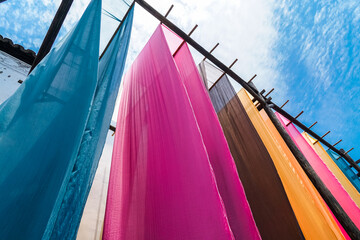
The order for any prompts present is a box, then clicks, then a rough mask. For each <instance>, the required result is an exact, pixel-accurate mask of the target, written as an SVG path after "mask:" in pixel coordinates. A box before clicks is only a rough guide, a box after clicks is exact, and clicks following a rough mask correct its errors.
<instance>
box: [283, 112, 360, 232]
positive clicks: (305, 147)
mask: <svg viewBox="0 0 360 240" xmlns="http://www.w3.org/2000/svg"><path fill="white" fill-rule="evenodd" d="M276 115H277V117H278V119H279V120H280V122H281V124H282V125H283V126H284V128H285V129H286V131H287V132H288V133H289V135H290V137H291V138H292V139H293V141H294V142H295V143H296V145H297V147H298V148H299V150H300V151H301V152H302V153H303V154H304V156H305V157H306V159H307V160H308V161H309V163H310V165H311V166H312V168H313V169H314V170H315V172H316V173H317V175H318V176H319V177H320V179H321V180H322V181H323V183H324V184H325V186H326V187H327V188H328V189H329V191H330V192H331V194H332V195H333V196H334V197H335V198H336V200H337V201H338V202H339V204H340V205H341V207H342V208H343V209H344V211H345V213H346V214H347V215H348V216H349V218H350V219H351V220H352V221H353V223H354V224H355V225H356V227H358V228H359V229H360V218H359V216H360V209H359V208H358V207H357V206H356V204H355V202H354V201H353V200H352V199H351V197H350V195H349V194H348V193H347V192H346V191H345V189H344V188H343V187H342V186H341V184H340V183H339V181H338V180H337V179H336V177H335V176H334V175H333V174H332V172H331V171H330V170H329V169H328V168H327V166H326V165H325V164H324V162H323V161H322V160H321V158H320V157H319V156H318V155H317V154H316V152H315V151H314V149H313V148H312V147H311V146H310V145H309V143H308V142H307V141H306V140H305V138H304V137H303V136H302V135H301V133H300V132H299V130H297V128H296V127H295V126H294V125H293V124H292V123H290V124H289V125H288V126H286V124H288V123H289V120H288V119H286V118H285V117H283V116H282V115H280V114H279V113H276Z"/></svg>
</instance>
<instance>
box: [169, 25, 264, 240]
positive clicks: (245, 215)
mask: <svg viewBox="0 0 360 240" xmlns="http://www.w3.org/2000/svg"><path fill="white" fill-rule="evenodd" d="M164 32H170V30H168V29H167V28H164ZM169 34H173V35H174V33H172V32H170V33H168V35H169ZM174 60H175V63H176V65H177V68H178V70H179V73H180V77H181V79H182V80H183V82H184V85H185V89H186V91H187V94H188V96H189V99H190V103H191V105H192V108H193V110H194V114H195V117H196V120H197V123H198V125H199V129H200V132H201V135H202V138H203V141H204V144H205V147H206V150H207V153H208V155H209V159H210V163H211V166H212V168H213V170H214V173H215V178H216V182H217V186H218V189H219V192H220V195H221V197H222V200H223V202H224V205H225V209H226V213H227V216H228V219H229V223H230V226H231V230H232V232H233V233H234V236H235V239H260V235H259V232H258V230H257V227H256V225H255V222H254V219H253V217H252V213H251V210H250V206H249V204H248V202H247V199H246V196H245V192H244V189H243V186H242V184H241V182H240V179H239V176H238V173H237V170H236V166H235V163H234V160H233V158H232V156H231V153H230V149H229V147H228V145H227V142H226V139H225V136H224V133H223V131H222V128H221V125H220V123H219V120H218V118H217V115H216V112H215V110H214V108H213V106H212V103H211V100H210V97H209V95H208V92H207V90H206V89H205V86H204V84H203V82H202V80H201V77H200V75H199V72H198V70H197V67H196V65H195V62H194V60H193V58H192V56H191V53H190V50H189V47H188V45H187V44H184V45H183V46H182V47H181V48H180V49H179V51H178V52H177V53H176V55H175V56H174Z"/></svg>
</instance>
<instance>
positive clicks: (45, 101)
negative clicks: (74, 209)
mask: <svg viewBox="0 0 360 240" xmlns="http://www.w3.org/2000/svg"><path fill="white" fill-rule="evenodd" d="M100 18H101V0H92V1H91V3H90V4H89V6H88V7H87V9H86V11H85V12H84V14H83V16H82V17H81V19H80V20H79V22H78V23H77V24H76V26H75V27H74V28H73V30H72V31H71V32H70V33H69V34H67V36H66V37H65V38H63V40H61V41H60V42H59V43H58V44H57V45H56V47H54V48H53V49H52V50H51V51H50V53H49V54H48V55H47V56H46V57H45V58H44V59H43V60H42V61H41V62H40V64H39V65H38V66H37V67H36V68H35V69H34V71H33V72H32V73H31V74H30V75H29V76H28V78H27V79H26V80H25V81H24V83H23V84H22V85H21V86H20V87H19V88H18V90H17V91H16V92H15V93H14V95H12V96H11V97H10V98H9V99H8V100H6V101H5V102H4V103H3V104H2V105H0V153H1V154H0V190H1V191H0V202H1V204H0V226H1V227H0V238H1V239H9V240H10V239H11V240H16V239H27V240H32V239H36V240H38V239H46V236H44V232H45V229H46V227H47V225H49V226H51V225H52V224H53V221H49V219H50V216H51V214H52V212H53V211H56V209H57V208H59V207H60V204H61V201H59V200H61V199H62V196H63V195H64V193H65V190H66V188H65V187H66V183H67V182H68V180H69V178H70V173H71V170H72V169H73V166H74V163H75V160H76V156H77V154H78V150H79V147H80V143H81V139H82V137H83V133H84V130H85V126H86V122H87V119H88V116H89V109H90V106H91V102H92V99H93V96H94V93H95V89H96V84H97V69H98V56H99V40H100Z"/></svg>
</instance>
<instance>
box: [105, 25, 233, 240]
mask: <svg viewBox="0 0 360 240" xmlns="http://www.w3.org/2000/svg"><path fill="white" fill-rule="evenodd" d="M116 129H117V130H116V134H115V143H114V152H113V158H112V163H111V164H112V165H111V171H110V182H109V189H108V198H107V205H106V213H105V221H104V233H103V239H104V240H108V239H127V240H132V239H136V240H139V239H144V240H145V239H146V240H152V239H154V240H155V239H156V240H162V239H164V240H168V239H172V240H176V239H187V240H191V239H210V240H211V239H214V240H215V239H216V240H217V239H234V237H233V234H232V232H231V229H230V226H229V223H228V219H227V216H226V210H225V208H224V205H223V202H222V200H221V197H220V194H219V191H218V188H217V185H216V180H215V176H214V172H213V171H212V168H211V165H210V162H209V158H208V154H207V152H206V148H205V146H204V142H203V139H202V137H201V134H200V131H199V126H198V125H197V123H196V118H195V116H194V113H193V109H192V107H191V104H190V102H189V98H188V96H187V93H186V90H185V88H184V85H183V83H182V80H181V77H180V75H179V72H178V70H177V67H176V65H175V62H174V60H173V57H172V55H171V52H170V49H169V46H168V44H167V42H166V39H165V36H164V32H163V30H162V27H161V26H159V27H158V28H157V29H156V30H155V32H154V34H153V35H152V37H151V38H150V40H149V42H148V43H147V44H146V46H145V47H144V49H143V50H142V51H141V53H140V54H139V56H138V57H137V59H136V60H135V61H134V63H133V64H132V66H131V68H130V69H129V70H128V72H127V73H126V74H125V77H124V82H123V91H122V95H121V99H120V107H119V115H118V119H117V127H116Z"/></svg>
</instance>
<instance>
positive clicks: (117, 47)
mask: <svg viewBox="0 0 360 240" xmlns="http://www.w3.org/2000/svg"><path fill="white" fill-rule="evenodd" d="M132 21H133V8H132V9H131V10H130V11H129V13H128V15H127V17H126V19H123V22H122V23H121V26H120V29H119V31H118V32H117V33H116V35H115V36H114V38H113V40H112V41H111V43H110V45H109V47H108V48H107V49H106V52H105V53H104V55H103V57H102V58H101V60H100V61H99V70H98V82H97V87H96V91H95V95H94V99H93V102H92V105H91V110H90V115H89V118H88V122H87V124H86V128H85V132H84V135H83V138H82V141H81V145H80V149H79V152H78V155H77V158H76V162H75V165H74V167H73V169H72V172H71V177H70V180H69V183H68V184H67V187H66V192H65V196H64V198H63V200H62V204H61V207H60V209H59V211H58V212H53V214H52V218H56V223H55V226H54V228H53V229H52V230H51V229H48V231H49V232H52V233H51V239H75V238H76V234H77V230H78V227H79V224H80V219H81V216H82V212H83V209H84V206H85V203H86V199H87V196H88V194H89V191H90V188H91V185H92V182H93V179H94V175H95V172H96V169H97V166H98V163H99V159H100V156H101V153H102V150H103V147H104V144H105V140H106V135H107V132H108V129H109V126H110V122H111V117H112V115H113V111H114V106H115V100H116V97H117V94H118V91H119V85H120V80H121V77H122V74H123V69H124V65H125V59H126V55H127V51H128V46H129V40H130V34H131V28H132Z"/></svg>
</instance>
